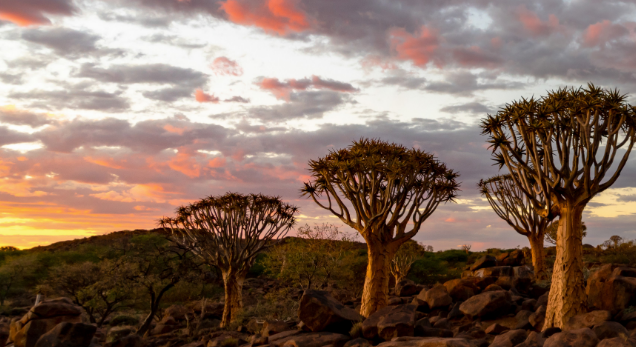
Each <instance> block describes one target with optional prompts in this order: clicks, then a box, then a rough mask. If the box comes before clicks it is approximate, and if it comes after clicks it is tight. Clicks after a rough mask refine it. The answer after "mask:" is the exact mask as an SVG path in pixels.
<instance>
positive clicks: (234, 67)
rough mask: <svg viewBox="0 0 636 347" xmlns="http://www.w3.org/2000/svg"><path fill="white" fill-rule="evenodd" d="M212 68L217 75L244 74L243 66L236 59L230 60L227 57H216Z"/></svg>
mask: <svg viewBox="0 0 636 347" xmlns="http://www.w3.org/2000/svg"><path fill="white" fill-rule="evenodd" d="M210 68H211V69H212V70H214V72H215V73H216V74H217V75H230V76H241V75H242V74H243V68H241V66H239V64H238V63H237V62H235V61H234V60H230V59H228V58H226V57H218V58H216V59H214V61H213V62H212V64H211V65H210Z"/></svg>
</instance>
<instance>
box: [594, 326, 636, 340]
mask: <svg viewBox="0 0 636 347" xmlns="http://www.w3.org/2000/svg"><path fill="white" fill-rule="evenodd" d="M592 330H594V333H595V334H596V337H598V339H599V340H604V339H611V338H614V337H620V338H621V339H623V340H627V339H628V338H629V331H627V329H625V327H624V326H623V325H622V324H620V323H617V322H603V323H601V324H598V325H595V326H594V328H592Z"/></svg>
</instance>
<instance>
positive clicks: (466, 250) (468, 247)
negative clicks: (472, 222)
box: [459, 244, 473, 254]
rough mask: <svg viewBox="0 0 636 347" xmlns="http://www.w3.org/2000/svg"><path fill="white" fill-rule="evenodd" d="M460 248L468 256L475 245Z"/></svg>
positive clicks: (460, 246)
mask: <svg viewBox="0 0 636 347" xmlns="http://www.w3.org/2000/svg"><path fill="white" fill-rule="evenodd" d="M459 248H461V249H462V250H463V251H464V252H466V254H468V253H470V249H471V248H473V245H469V244H465V245H459Z"/></svg>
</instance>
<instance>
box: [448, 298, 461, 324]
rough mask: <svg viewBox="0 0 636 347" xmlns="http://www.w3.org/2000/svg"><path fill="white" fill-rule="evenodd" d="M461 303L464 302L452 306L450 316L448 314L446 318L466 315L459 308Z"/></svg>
mask: <svg viewBox="0 0 636 347" xmlns="http://www.w3.org/2000/svg"><path fill="white" fill-rule="evenodd" d="M461 304H462V303H461V302H456V303H455V304H454V305H453V308H451V310H450V312H448V316H446V318H448V319H449V320H453V319H458V318H462V317H464V314H463V313H462V311H461V310H460V309H459V307H460V306H461Z"/></svg>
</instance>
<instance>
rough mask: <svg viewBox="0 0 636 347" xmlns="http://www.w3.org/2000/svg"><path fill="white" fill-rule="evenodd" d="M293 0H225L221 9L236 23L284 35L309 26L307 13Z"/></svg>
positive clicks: (300, 30)
mask: <svg viewBox="0 0 636 347" xmlns="http://www.w3.org/2000/svg"><path fill="white" fill-rule="evenodd" d="M297 3H298V2H297V1H294V0H265V1H259V2H258V4H256V5H254V4H248V3H247V2H245V1H240V0H226V1H225V2H224V3H222V4H221V9H222V10H223V11H224V12H225V13H226V15H227V17H228V19H229V20H230V21H232V22H234V23H236V24H241V25H250V26H256V27H259V28H261V29H263V30H265V31H266V32H269V33H276V34H278V35H281V36H284V35H287V34H289V33H292V32H302V31H305V30H308V29H309V28H310V24H309V19H308V18H307V15H306V14H305V13H304V12H303V11H301V10H300V9H299V8H298V6H297Z"/></svg>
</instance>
